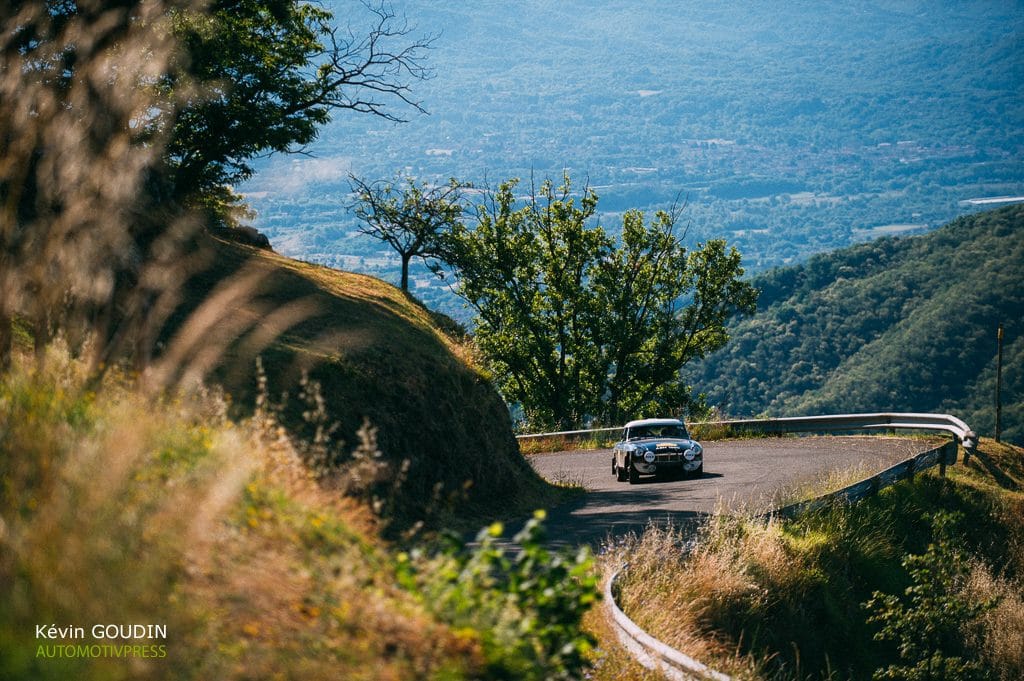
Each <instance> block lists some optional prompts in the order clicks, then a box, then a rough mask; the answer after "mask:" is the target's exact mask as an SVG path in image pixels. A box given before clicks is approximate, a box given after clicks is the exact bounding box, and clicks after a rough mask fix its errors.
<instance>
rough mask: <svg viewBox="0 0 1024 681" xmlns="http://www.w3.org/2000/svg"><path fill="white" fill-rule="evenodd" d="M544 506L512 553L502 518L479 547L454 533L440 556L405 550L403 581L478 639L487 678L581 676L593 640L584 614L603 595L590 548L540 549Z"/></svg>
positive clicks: (483, 534)
mask: <svg viewBox="0 0 1024 681" xmlns="http://www.w3.org/2000/svg"><path fill="white" fill-rule="evenodd" d="M544 517H545V514H544V512H543V511H537V512H535V513H534V517H533V518H532V519H531V520H530V521H529V522H528V523H527V524H526V526H525V527H524V528H523V529H522V531H520V532H519V533H518V534H517V535H516V536H515V537H514V538H513V542H514V543H515V544H517V545H518V546H519V549H518V551H517V552H516V553H515V555H514V557H510V556H509V553H508V552H507V551H506V550H505V549H504V548H503V547H502V546H501V545H499V543H498V538H499V537H500V536H501V534H502V530H503V528H502V525H501V523H494V524H493V525H491V526H490V527H488V528H485V529H483V530H481V532H480V533H479V535H478V536H477V543H476V545H475V546H466V544H465V543H464V542H462V541H461V540H460V539H458V538H456V537H448V538H447V539H446V542H447V545H446V546H445V547H444V548H443V549H442V550H441V551H440V552H439V553H438V554H436V555H433V556H431V557H426V556H424V555H423V553H422V552H419V551H414V552H413V553H412V555H408V554H400V555H399V557H398V571H399V575H398V576H399V579H400V581H401V582H402V583H403V584H404V585H405V586H406V587H407V588H409V589H410V590H412V591H414V592H416V593H418V594H420V595H421V597H422V599H423V602H424V603H425V604H426V605H427V607H429V608H430V609H432V610H433V611H434V612H435V613H436V614H437V615H438V616H439V617H441V618H442V619H444V620H446V621H447V622H449V623H450V624H451V625H452V626H454V627H457V628H459V629H461V630H462V631H464V632H465V633H466V635H467V636H473V637H478V638H479V641H480V644H481V647H482V648H483V651H484V655H485V656H486V659H487V668H488V669H487V671H488V678H494V679H525V680H532V679H536V680H538V681H539V680H541V679H545V680H546V679H577V678H580V677H581V676H582V675H583V672H584V670H585V669H586V666H587V661H586V654H587V652H588V651H589V650H590V649H591V648H592V647H593V645H594V643H595V641H594V639H593V637H592V636H591V635H590V634H589V633H587V632H585V631H583V629H582V619H583V615H584V614H585V613H586V612H587V611H588V610H589V609H590V607H591V606H592V605H593V603H594V602H595V601H597V600H598V599H599V597H600V594H599V590H598V577H597V575H596V571H595V570H594V569H593V559H592V557H591V555H590V551H589V549H587V548H583V549H581V550H580V551H579V552H577V553H575V554H571V553H567V552H551V551H549V550H547V549H546V548H544V546H543V541H542V540H543V528H542V521H543V519H544Z"/></svg>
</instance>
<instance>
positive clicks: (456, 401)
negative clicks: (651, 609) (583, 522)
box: [186, 242, 554, 524]
mask: <svg viewBox="0 0 1024 681" xmlns="http://www.w3.org/2000/svg"><path fill="white" fill-rule="evenodd" d="M214 245H215V259H214V262H215V263H216V265H215V267H213V268H212V269H211V270H209V271H207V272H206V273H205V274H202V275H200V276H198V277H197V278H195V279H194V280H193V281H192V282H191V284H190V288H189V291H188V294H187V296H188V297H189V298H191V299H193V300H198V299H199V298H200V297H201V296H203V295H206V294H208V293H209V292H210V291H211V290H212V289H215V287H216V286H217V284H218V282H220V281H223V280H225V278H226V277H227V275H229V274H232V273H236V272H238V271H241V270H244V269H246V268H249V269H252V268H255V269H257V270H259V271H261V272H262V276H263V279H262V280H261V282H260V284H259V287H258V295H257V296H256V298H255V300H254V301H250V302H248V303H247V304H246V305H244V306H242V305H240V306H239V308H238V309H237V310H236V311H234V312H233V313H232V314H231V319H237V318H238V317H239V316H243V317H244V316H246V315H249V316H257V317H259V318H260V322H261V323H265V324H266V325H268V327H269V326H273V324H275V323H276V321H275V320H276V319H278V318H281V317H287V316H288V314H289V313H288V312H287V310H294V311H298V312H305V315H304V317H303V318H302V320H301V321H299V322H298V323H297V324H294V325H292V326H290V327H289V328H286V329H284V330H283V333H282V334H281V335H280V336H279V337H278V338H277V339H276V340H275V341H274V342H273V343H272V344H270V345H269V346H267V347H263V348H262V350H261V351H260V355H261V357H262V364H263V366H264V367H265V369H266V373H267V376H268V384H269V385H268V391H269V393H270V395H271V397H272V398H274V399H276V398H277V396H279V395H280V393H281V392H284V391H287V392H288V393H289V399H288V400H287V401H286V402H285V406H284V409H285V419H286V421H288V422H289V423H288V425H289V426H291V427H292V428H293V430H296V431H298V432H302V431H303V429H304V428H305V429H307V430H308V429H309V424H304V423H303V422H302V421H303V419H302V414H303V412H304V411H308V410H309V404H308V402H309V400H308V399H307V400H306V403H304V402H303V400H302V399H298V398H299V397H301V396H300V392H302V389H301V387H300V385H299V382H300V379H301V376H302V372H303V370H306V371H308V372H309V375H310V377H311V378H312V379H313V380H315V381H316V382H318V383H319V384H320V394H321V395H322V397H323V406H324V408H325V410H326V416H327V418H328V419H329V421H331V422H337V423H338V424H339V426H340V428H339V429H338V431H337V432H336V433H335V435H334V436H335V438H340V439H341V440H344V441H345V442H353V441H354V438H355V433H356V431H357V430H358V429H359V428H360V427H361V426H362V425H363V424H364V422H369V423H370V424H371V425H372V426H373V427H374V428H376V429H377V441H378V444H379V446H380V449H381V451H382V452H383V453H384V455H385V456H386V457H387V458H388V459H389V460H392V461H394V462H396V463H397V464H399V466H398V468H399V469H400V468H401V465H400V464H401V462H402V461H408V464H407V471H406V473H405V480H404V481H403V483H402V491H401V495H400V496H399V497H398V498H397V499H396V506H395V508H394V509H393V515H394V516H395V517H396V518H397V519H398V520H399V524H403V523H405V524H407V523H408V522H412V521H416V520H420V519H425V520H427V521H428V522H434V523H435V524H436V523H437V522H440V521H441V520H446V521H449V522H450V521H453V520H459V519H461V520H465V519H466V518H467V517H469V518H470V519H471V520H472V522H471V523H470V524H475V523H476V521H477V519H478V518H477V517H478V516H481V515H485V516H496V515H502V514H514V513H518V512H520V511H522V512H527V511H529V510H532V509H533V508H537V507H541V506H546V505H550V504H551V503H552V501H553V498H554V497H552V496H551V495H552V492H551V488H550V487H549V486H547V485H546V483H544V482H543V481H542V480H541V479H540V478H539V477H538V476H537V475H536V474H535V473H534V471H533V470H532V468H531V467H530V466H529V465H528V464H527V463H526V461H525V460H524V459H523V458H522V456H521V455H520V454H519V451H518V448H517V445H516V442H515V439H514V437H513V435H512V429H511V420H510V417H509V413H508V409H507V407H506V406H505V404H504V403H503V401H502V400H501V398H500V397H499V396H498V394H497V392H496V391H495V390H494V389H493V388H492V386H491V384H490V382H489V380H488V378H487V376H486V375H485V374H484V373H483V372H482V371H481V369H480V368H479V367H478V366H476V365H475V364H474V361H473V357H472V352H471V350H470V349H469V346H468V345H467V344H465V342H464V338H460V336H459V332H458V328H457V326H456V325H455V324H454V323H453V322H451V320H449V319H447V318H445V317H442V316H439V315H435V314H433V313H431V312H430V311H428V310H426V309H425V308H424V307H423V306H422V305H420V304H419V303H418V302H417V301H415V300H414V299H413V298H411V297H410V296H408V295H406V294H403V293H402V292H401V291H400V290H398V289H397V288H395V287H393V286H391V285H390V284H387V283H385V282H383V281H380V280H378V279H375V278H373V277H368V276H364V275H358V274H352V273H346V272H340V271H337V270H333V269H330V268H326V267H321V266H316V265H311V264H307V263H302V262H298V261H295V260H291V259H288V258H284V257H281V256H278V255H275V254H273V253H268V252H265V251H259V250H257V249H251V248H247V247H243V246H238V245H235V244H227V243H221V242H215V244H214ZM186 307H187V306H186ZM300 308H301V309H300ZM261 310H271V311H273V310H277V311H279V312H278V313H277V315H278V317H275V316H274V315H275V313H274V312H267V313H263V312H261ZM281 310H286V312H284V313H281V312H280V311H281ZM249 350H251V348H246V347H245V342H244V341H243V342H241V343H235V344H234V345H232V346H231V349H230V350H229V351H228V355H229V358H231V359H235V360H237V361H234V363H233V364H232V362H231V361H229V362H228V363H227V368H224V369H222V370H220V371H219V372H218V373H217V374H216V378H217V380H220V381H222V382H223V383H224V384H225V385H226V386H227V388H228V390H229V391H230V393H231V395H232V398H233V399H234V400H235V402H236V403H238V404H239V405H241V406H242V409H243V410H244V409H245V408H247V407H248V406H250V405H251V404H252V403H253V399H254V395H255V391H256V380H255V378H254V375H255V371H254V368H255V367H254V363H253V361H252V354H251V352H249ZM307 392H308V391H307ZM343 463H344V462H342V464H343ZM456 509H457V511H458V512H457V514H454V515H453V514H452V513H451V511H453V510H456ZM474 516H476V517H474Z"/></svg>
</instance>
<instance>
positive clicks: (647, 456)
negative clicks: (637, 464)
mask: <svg viewBox="0 0 1024 681" xmlns="http://www.w3.org/2000/svg"><path fill="white" fill-rule="evenodd" d="M656 458H658V457H657V455H655V453H654V452H650V451H648V452H644V461H646V462H647V463H654V460H655V459H656Z"/></svg>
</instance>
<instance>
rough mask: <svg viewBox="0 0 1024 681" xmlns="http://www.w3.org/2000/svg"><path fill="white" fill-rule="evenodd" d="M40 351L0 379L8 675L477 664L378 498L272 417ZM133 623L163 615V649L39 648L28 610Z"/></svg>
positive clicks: (352, 675)
mask: <svg viewBox="0 0 1024 681" xmlns="http://www.w3.org/2000/svg"><path fill="white" fill-rule="evenodd" d="M54 354H58V353H54ZM48 366H49V368H48V369H47V371H46V373H45V374H40V373H38V372H36V373H29V372H24V371H21V370H19V369H16V370H15V371H13V372H12V373H11V374H10V375H8V376H7V377H6V378H5V379H4V381H3V382H2V384H0V449H2V451H3V463H2V464H0V466H2V468H3V470H2V472H3V480H4V487H3V494H2V497H0V547H2V550H0V555H2V558H0V584H2V585H3V586H2V587H0V589H2V594H3V595H2V597H0V600H3V602H4V603H6V604H8V606H9V607H5V609H4V612H3V614H2V615H0V632H2V636H0V641H2V643H0V649H2V652H0V660H2V662H0V677H2V678H39V679H59V678H81V679H108V678H174V679H186V678H196V679H209V678H218V679H261V678H266V679H270V678H275V679H276V678H296V679H298V678H302V679H317V678H323V679H335V678H346V679H367V681H369V680H376V679H417V678H423V679H427V678H438V677H443V676H444V675H445V674H449V676H448V677H447V678H456V679H457V678H463V677H464V676H473V675H475V674H476V673H477V671H478V670H479V667H480V664H481V662H480V651H479V646H478V644H477V642H476V640H475V638H474V637H472V636H469V637H467V636H465V635H464V634H460V633H458V632H453V631H451V630H450V629H449V628H448V627H446V626H445V625H444V624H442V623H440V622H439V621H437V619H436V618H434V617H433V616H431V615H430V614H429V613H428V612H427V611H426V610H424V609H423V607H422V606H421V605H420V603H419V602H418V601H417V600H416V599H415V598H413V597H412V596H411V595H410V594H408V593H407V592H405V591H403V590H401V589H399V588H398V587H397V586H396V585H395V583H394V577H393V575H394V568H393V565H392V562H391V560H392V559H391V558H390V555H389V554H388V552H387V550H386V547H385V546H384V545H383V544H382V543H381V541H380V540H379V539H378V538H377V535H376V529H377V527H376V520H375V517H374V516H373V515H372V514H371V513H370V512H369V511H368V509H367V508H366V507H365V505H361V504H358V503H356V502H355V501H353V500H351V499H350V498H347V497H344V496H342V495H339V494H337V493H336V492H335V491H334V490H333V489H331V488H327V487H325V486H324V485H322V484H319V483H318V482H317V481H316V480H314V478H313V476H312V475H311V474H310V473H309V471H308V470H307V469H306V467H305V466H304V465H303V464H302V462H301V461H300V460H299V458H298V456H297V454H296V452H295V451H294V450H293V449H292V447H291V445H290V444H289V442H288V440H287V439H286V438H283V437H282V436H281V434H280V433H279V431H278V430H277V429H276V427H273V426H271V427H269V428H268V427H267V425H266V424H261V423H258V422H249V423H245V424H241V425H236V424H233V423H232V422H231V421H229V420H227V419H226V418H225V417H224V411H225V408H224V404H223V402H222V400H220V398H219V397H218V396H217V395H215V394H203V393H195V394H187V395H186V394H183V395H179V396H178V397H175V398H168V399H164V400H161V401H158V402H155V403H154V402H153V401H151V400H149V399H145V398H142V397H140V396H139V394H138V393H136V392H135V391H134V390H133V389H132V388H131V386H130V385H129V384H128V383H127V382H126V381H124V379H123V378H121V377H120V376H119V375H117V374H113V375H111V376H109V377H108V379H107V381H106V383H105V384H104V385H103V386H102V389H101V390H100V391H99V393H98V394H97V393H91V392H88V391H86V390H85V389H84V388H83V385H84V380H85V377H86V373H87V372H86V371H85V368H84V367H83V365H82V364H81V363H79V362H75V361H69V360H67V358H66V356H65V357H64V358H63V359H60V358H51V359H50V361H49V363H48ZM134 622H148V623H158V624H167V625H168V630H169V634H168V639H167V640H166V641H159V643H161V644H165V645H166V649H167V656H166V658H162V659H156V660H148V661H143V660H123V659H94V660H71V661H67V660H65V661H51V660H45V659H37V658H36V657H35V652H36V644H37V643H39V641H36V640H35V639H34V637H33V634H34V627H35V625H36V624H49V623H56V624H58V625H66V624H77V625H82V626H88V625H90V624H92V623H134ZM86 642H87V643H91V642H92V641H91V640H87V641H86ZM79 643H81V641H79Z"/></svg>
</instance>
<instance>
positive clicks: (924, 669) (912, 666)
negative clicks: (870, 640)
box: [865, 512, 996, 681]
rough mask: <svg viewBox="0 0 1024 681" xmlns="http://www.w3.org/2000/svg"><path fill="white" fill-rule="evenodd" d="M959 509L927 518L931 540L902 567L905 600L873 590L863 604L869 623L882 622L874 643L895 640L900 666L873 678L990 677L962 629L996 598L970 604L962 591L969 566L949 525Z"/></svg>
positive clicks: (942, 680)
mask: <svg viewBox="0 0 1024 681" xmlns="http://www.w3.org/2000/svg"><path fill="white" fill-rule="evenodd" d="M962 516H963V514H961V513H947V512H938V513H935V514H934V515H933V516H932V527H933V533H934V541H933V542H932V543H931V544H929V546H928V549H927V550H926V551H925V552H924V553H923V554H921V555H914V554H908V555H907V556H906V557H905V558H904V559H903V566H904V567H905V568H906V569H907V571H908V572H909V573H910V577H911V579H912V582H913V583H912V584H911V585H910V586H908V587H907V588H906V590H905V591H904V598H900V597H898V596H895V595H893V594H886V593H882V592H880V591H876V592H875V593H874V595H873V596H872V598H871V600H869V601H868V602H867V603H866V604H865V607H866V608H867V609H868V610H870V611H872V614H871V616H870V617H869V618H868V622H877V623H879V624H881V625H882V628H881V630H880V631H879V632H878V633H877V634H875V639H876V640H879V641H894V642H895V643H896V644H897V646H898V650H899V656H900V659H901V663H900V664H892V665H889V666H887V667H883V668H880V669H878V670H877V671H876V672H875V674H874V678H875V679H877V680H878V681H882V680H888V679H893V680H905V681H975V680H978V681H981V680H983V679H987V678H989V674H988V673H987V672H986V670H985V669H984V667H983V666H982V664H981V662H980V661H979V660H978V659H977V658H978V656H977V655H975V654H973V651H972V650H971V649H970V648H968V646H967V645H966V644H965V636H964V632H965V631H966V630H967V628H968V627H969V626H970V625H971V624H972V623H974V622H975V621H977V620H978V618H980V617H981V616H982V615H983V614H984V613H985V612H986V611H988V610H991V609H992V608H993V607H995V605H996V601H995V600H994V599H992V600H985V601H981V602H971V600H970V599H969V598H968V596H967V594H966V593H965V591H964V588H963V586H964V584H965V583H966V581H967V578H968V575H969V573H970V564H969V563H968V561H967V559H966V558H965V557H964V555H963V554H962V553H961V552H960V551H958V550H957V549H956V548H955V537H954V531H953V528H954V526H955V525H956V523H957V522H958V521H959V520H960V518H962Z"/></svg>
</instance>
